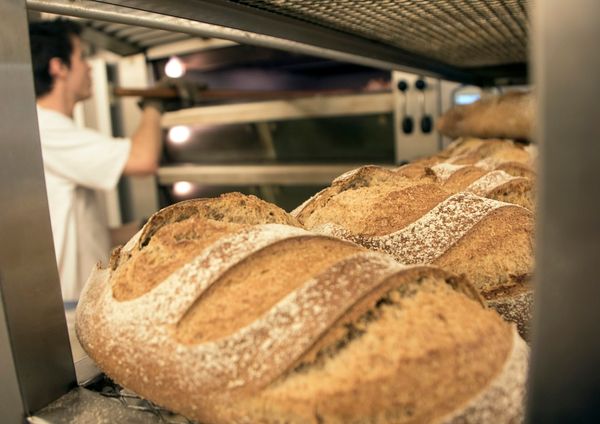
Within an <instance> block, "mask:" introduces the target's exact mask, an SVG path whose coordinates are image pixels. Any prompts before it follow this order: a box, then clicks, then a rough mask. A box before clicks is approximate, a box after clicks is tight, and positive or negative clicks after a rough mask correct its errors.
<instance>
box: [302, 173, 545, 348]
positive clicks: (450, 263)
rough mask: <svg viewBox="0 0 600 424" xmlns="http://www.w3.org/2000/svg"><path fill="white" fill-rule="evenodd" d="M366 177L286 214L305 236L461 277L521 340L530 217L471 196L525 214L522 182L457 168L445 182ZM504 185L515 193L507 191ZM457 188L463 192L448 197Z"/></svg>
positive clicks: (526, 310) (433, 177)
mask: <svg viewBox="0 0 600 424" xmlns="http://www.w3.org/2000/svg"><path fill="white" fill-rule="evenodd" d="M373 169H374V168H373V167H363V168H359V169H358V170H355V171H354V172H348V173H346V174H344V175H342V176H341V177H339V178H338V179H336V180H335V181H334V182H333V184H332V186H331V187H329V188H327V189H325V190H324V191H322V192H321V193H319V194H317V195H316V196H315V197H314V198H313V199H312V200H311V201H309V202H306V203H305V204H304V205H303V207H302V208H301V209H299V210H296V211H295V212H293V214H295V215H296V217H297V218H298V220H299V221H300V222H301V223H302V224H303V225H304V226H305V227H306V228H307V229H309V230H311V231H314V232H317V233H320V234H326V235H331V236H335V237H339V238H342V239H344V240H350V241H353V242H355V243H358V244H360V245H362V246H365V247H367V248H369V249H372V250H377V251H381V252H385V253H388V254H390V255H392V256H393V257H394V258H395V259H396V260H398V261H399V262H401V263H405V264H434V265H439V266H442V267H444V268H446V269H448V270H449V271H450V272H453V273H456V274H462V275H465V276H466V277H467V278H468V279H469V281H471V282H472V283H473V285H474V286H475V287H476V288H477V289H478V290H479V291H480V293H481V294H482V295H483V296H484V297H485V299H486V300H487V301H488V304H489V305H490V306H493V307H495V309H496V310H497V311H499V312H500V313H502V314H503V316H504V317H505V318H507V319H510V320H511V321H513V322H515V323H516V324H517V325H518V327H519V331H520V333H521V334H522V335H523V337H526V338H527V337H528V332H529V320H530V318H531V304H529V303H527V302H524V301H523V295H522V293H529V295H528V296H527V297H526V299H528V300H531V298H532V296H531V290H532V288H531V284H530V279H531V275H532V272H533V231H534V220H533V214H532V212H531V211H530V210H528V209H526V208H525V207H521V206H518V205H516V204H511V203H505V202H501V201H496V200H493V199H488V198H484V197H481V196H478V195H477V194H486V195H487V196H489V197H496V198H500V199H502V200H512V201H513V202H514V203H521V204H523V205H525V206H530V207H531V206H532V205H533V201H532V199H531V197H530V195H531V189H532V187H531V184H530V182H529V180H527V179H526V178H522V177H511V176H509V175H508V174H506V173H504V172H503V171H492V172H491V173H485V172H483V176H482V177H479V178H476V177H477V176H478V175H480V174H481V172H480V171H479V170H478V169H469V168H464V167H460V166H459V167H458V171H457V170H456V169H454V168H453V169H451V171H452V173H450V174H449V175H450V177H448V176H447V175H446V176H444V175H443V174H444V173H443V172H442V171H441V170H440V169H437V170H436V168H435V167H434V168H429V169H430V171H432V172H425V173H423V175H419V174H418V173H416V172H414V169H413V170H412V171H411V172H410V174H411V176H410V177H406V176H405V175H404V176H399V177H397V178H395V177H393V176H392V174H393V171H387V172H388V173H389V174H390V175H389V177H388V178H383V177H382V176H381V174H382V171H381V170H376V171H375V174H376V175H377V178H376V181H375V183H372V181H371V180H370V179H369V174H370V173H371V170H373ZM401 170H402V168H400V169H399V170H398V171H401ZM461 170H464V172H463V171H461ZM456 172H459V174H458V175H457V174H456ZM400 173H401V172H400ZM415 175H416V177H415ZM454 175H456V177H455V178H452V176H454ZM444 178H446V179H445V180H444ZM440 180H442V181H441V182H440ZM471 180H472V181H473V182H471V183H470V184H468V183H469V181H471ZM508 181H512V187H511V190H514V191H511V190H508V189H507V186H506V184H507V182H508ZM450 184H454V185H455V186H456V187H454V188H452V187H449V185H450ZM464 185H467V187H465V190H468V191H463V192H458V193H456V192H455V193H454V194H452V192H453V191H454V190H455V189H456V188H457V187H458V188H460V187H462V186H464ZM448 188H450V189H451V190H449V191H446V190H447V189H448ZM509 310H510V311H511V312H510V313H508V311H509Z"/></svg>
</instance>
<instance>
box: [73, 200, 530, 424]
mask: <svg viewBox="0 0 600 424" xmlns="http://www.w3.org/2000/svg"><path fill="white" fill-rule="evenodd" d="M188 206H189V205H187V206H186V208H183V209H181V210H182V211H183V212H182V215H180V216H178V215H177V210H176V207H175V208H174V210H168V211H166V213H165V212H163V215H164V217H168V218H169V219H162V218H161V219H155V220H154V221H153V223H151V224H150V227H151V228H150V229H149V228H146V232H144V231H142V232H141V233H139V234H138V235H137V236H136V237H134V239H132V240H131V241H130V243H128V244H127V245H126V246H125V247H124V248H122V249H121V250H120V251H118V252H116V253H115V255H116V256H117V257H118V260H116V261H115V264H114V267H112V266H111V267H109V268H106V269H102V268H98V269H96V270H95V271H94V272H93V273H92V275H91V277H90V280H89V281H88V283H87V284H86V287H85V290H84V292H83V294H82V298H81V301H80V304H79V306H78V309H77V333H78V337H79V338H80V341H81V344H82V346H83V347H84V349H85V350H86V351H87V352H88V354H89V355H90V357H91V358H92V359H94V360H95V361H96V362H97V363H98V365H99V366H100V368H101V369H102V370H103V371H105V372H106V373H107V374H108V375H109V376H110V377H111V378H113V379H114V380H115V381H116V382H118V383H119V384H121V385H122V386H124V387H127V388H128V389H130V390H133V391H134V392H135V393H138V394H139V395H141V396H143V397H145V398H147V399H149V400H151V401H153V402H154V403H156V404H159V405H162V406H164V407H167V408H169V409H172V410H173V411H176V412H179V413H181V414H183V415H185V416H188V417H190V418H192V419H195V420H198V421H200V422H212V423H231V422H249V423H250V422H265V423H278V422H282V421H284V422H290V423H304V422H310V421H311V420H314V417H315V416H316V415H318V416H319V417H320V418H319V419H320V420H322V421H324V422H349V421H350V420H353V419H354V420H356V419H359V420H363V421H367V422H368V421H370V422H375V421H376V422H389V420H390V419H391V418H390V417H402V416H404V417H410V418H411V419H412V420H416V421H421V422H432V421H440V422H442V421H443V422H463V421H466V422H473V420H474V419H477V418H478V417H482V416H492V415H493V416H494V417H495V418H496V419H497V421H496V422H500V423H505V422H506V423H508V422H513V421H514V420H519V419H520V418H521V417H522V411H523V406H522V401H523V392H524V379H525V377H524V376H525V370H526V367H527V347H526V345H525V343H524V342H523V341H522V340H521V339H520V338H519V337H518V336H517V334H516V331H515V329H514V328H513V327H512V326H510V325H508V324H507V323H505V322H504V321H502V320H501V319H500V318H499V317H498V316H497V315H496V314H495V313H494V312H492V311H490V310H486V309H484V308H483V307H482V305H481V298H480V296H479V294H478V292H477V291H476V290H475V289H474V288H473V287H472V286H471V285H470V284H469V283H467V282H465V281H464V280H463V279H461V278H459V277H457V276H455V275H453V274H450V273H448V272H447V271H444V270H442V269H439V268H436V267H434V266H424V265H401V264H399V263H398V262H397V261H395V260H394V259H392V258H391V257H390V256H387V255H384V254H381V253H377V252H370V251H367V250H366V249H364V248H362V247H360V246H358V245H355V244H353V243H350V242H346V241H342V240H339V239H336V238H333V237H329V236H324V235H317V234H315V233H311V232H308V231H305V230H303V229H300V228H297V227H292V226H289V225H282V224H272V223H260V224H257V223H255V221H256V220H260V219H262V218H257V216H256V215H254V214H252V213H247V214H241V213H239V212H238V213H237V215H236V216H237V217H238V218H236V219H235V222H228V218H226V217H223V218H222V220H221V221H215V220H213V219H210V218H206V217H205V216H203V215H202V212H201V211H200V212H198V213H197V214H191V215H190V214H189V213H188V212H189V210H188V209H187V207H188ZM249 207H250V208H254V207H255V206H249ZM254 211H256V209H254ZM242 215H244V216H246V217H248V218H247V220H246V221H245V222H244V219H241V217H242ZM159 218H160V217H159ZM180 218H181V219H180ZM157 222H160V225H158V226H157V225H156V223H157ZM143 234H146V237H144V235H143ZM148 235H149V236H148ZM141 240H146V241H147V242H142V241H141ZM163 268H168V273H167V275H166V276H164V277H160V278H158V279H157V278H154V280H152V281H150V283H149V281H148V278H150V277H152V276H155V275H162V274H161V272H162V269H163ZM498 405H502V408H499V407H498ZM386 420H387V421H386ZM392 422H393V421H392Z"/></svg>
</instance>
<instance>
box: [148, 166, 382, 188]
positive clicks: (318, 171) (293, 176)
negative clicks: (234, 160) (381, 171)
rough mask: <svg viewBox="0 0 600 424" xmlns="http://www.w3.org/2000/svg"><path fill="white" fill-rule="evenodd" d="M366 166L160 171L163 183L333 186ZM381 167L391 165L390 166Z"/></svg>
mask: <svg viewBox="0 0 600 424" xmlns="http://www.w3.org/2000/svg"><path fill="white" fill-rule="evenodd" d="M363 165H364V164H348V163H346V164H322V165H296V164H289V165H180V166H164V167H161V168H159V170H158V182H159V183H160V184H173V183H176V182H178V181H188V182H197V183H201V184H207V185H209V184H220V185H261V184H267V185H269V184H275V185H313V184H314V185H324V186H325V185H329V184H330V183H331V181H332V180H333V179H334V178H336V177H337V176H339V175H342V174H343V173H344V172H346V171H350V170H351V169H355V168H358V167H360V166H363ZM381 166H390V165H389V164H385V165H381Z"/></svg>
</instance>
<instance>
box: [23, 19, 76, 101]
mask: <svg viewBox="0 0 600 424" xmlns="http://www.w3.org/2000/svg"><path fill="white" fill-rule="evenodd" d="M80 34H81V27H80V26H79V24H77V23H75V22H73V21H68V20H66V19H57V20H54V21H41V22H33V23H31V24H29V41H30V45H31V63H32V66H33V79H34V85H35V96H36V97H40V96H43V95H44V94H47V93H49V92H50V91H51V90H52V86H53V84H54V81H53V79H52V76H51V75H50V72H49V68H50V66H49V64H50V60H51V59H52V58H54V57H57V58H59V59H60V60H61V61H62V62H63V63H64V64H65V65H67V66H71V53H73V37H75V36H77V37H78V36H80Z"/></svg>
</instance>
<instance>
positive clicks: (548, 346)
mask: <svg viewBox="0 0 600 424" xmlns="http://www.w3.org/2000/svg"><path fill="white" fill-rule="evenodd" d="M533 12H534V13H533V16H534V21H533V25H534V32H533V36H534V37H533V40H532V41H533V56H532V59H533V65H534V74H533V77H534V80H535V82H536V89H537V95H538V105H537V109H538V117H539V125H538V132H537V138H538V140H539V141H540V144H541V152H540V153H541V158H540V159H541V184H540V199H539V221H538V239H537V257H536V259H537V269H536V279H537V282H536V305H535V319H534V332H533V350H532V359H531V371H530V390H529V393H530V396H529V414H528V418H529V422H532V423H555V422H556V423H566V422H569V423H574V422H578V423H583V422H590V423H591V422H600V402H599V400H600V329H599V325H600V276H599V275H600V274H599V273H598V264H599V262H600V261H599V260H600V253H598V252H600V189H599V187H600V174H599V173H598V172H599V170H600V143H599V141H600V125H599V124H598V116H599V115H598V113H599V112H598V110H599V100H600V76H599V72H600V53H599V51H598V40H600V2H598V1H595V0H578V1H570V2H559V1H542V0H540V1H538V2H537V3H536V5H535V9H534V10H533Z"/></svg>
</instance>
